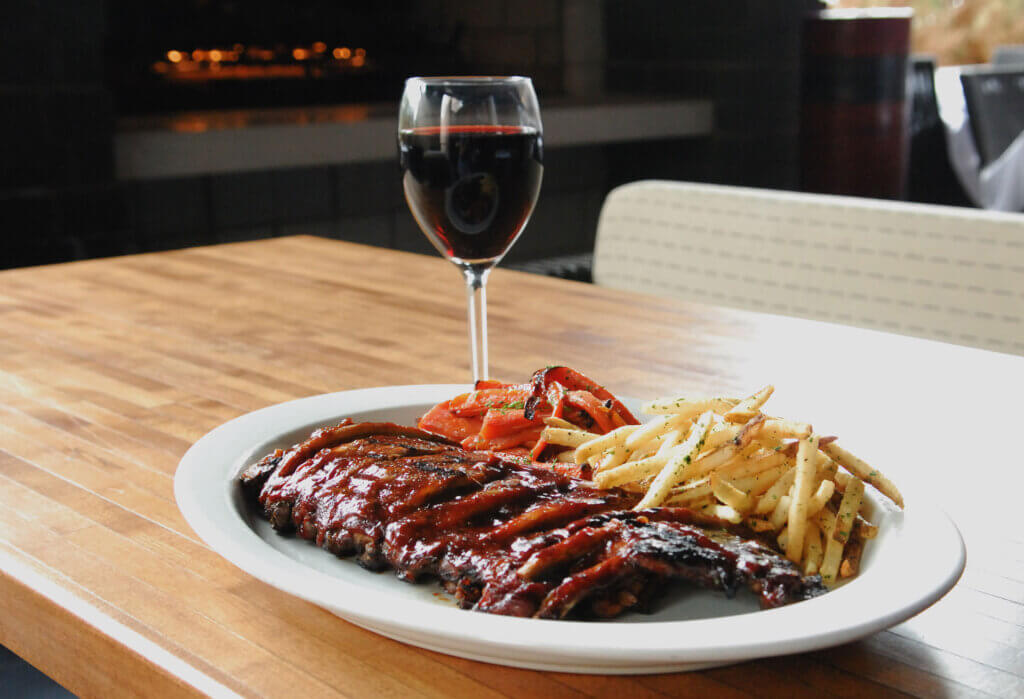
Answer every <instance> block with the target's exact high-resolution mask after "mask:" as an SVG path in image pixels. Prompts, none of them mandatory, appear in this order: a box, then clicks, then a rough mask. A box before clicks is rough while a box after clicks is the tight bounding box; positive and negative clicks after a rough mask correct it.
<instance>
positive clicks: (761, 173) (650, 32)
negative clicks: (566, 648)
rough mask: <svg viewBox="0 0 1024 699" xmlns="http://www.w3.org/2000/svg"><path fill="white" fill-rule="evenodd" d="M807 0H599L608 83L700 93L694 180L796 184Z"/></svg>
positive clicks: (619, 86)
mask: <svg viewBox="0 0 1024 699" xmlns="http://www.w3.org/2000/svg"><path fill="white" fill-rule="evenodd" d="M816 5H817V3H816V2H814V1H813V0H785V1H784V2H765V1H764V0H718V1H717V2H706V1H704V0H677V1H676V2H663V1H661V0H605V12H606V15H605V26H606V32H607V37H608V44H607V63H606V75H607V80H606V82H607V87H608V88H609V89H610V90H612V91H623V92H634V93H640V94H677V95H685V96H690V97H708V98H711V99H712V100H713V102H714V105H715V124H714V133H713V134H712V137H711V145H710V149H709V151H708V153H707V155H708V161H707V168H706V170H705V173H704V177H703V178H702V179H707V180H709V181H713V182H719V183H723V184H736V185H749V186H759V187H775V188H785V189H796V188H798V184H799V170H798V167H799V163H798V158H797V154H798V153H799V140H798V139H799V130H798V127H799V121H800V35H801V34H800V33H801V21H802V17H803V14H804V13H805V12H806V11H807V10H808V9H809V8H811V7H814V6H816Z"/></svg>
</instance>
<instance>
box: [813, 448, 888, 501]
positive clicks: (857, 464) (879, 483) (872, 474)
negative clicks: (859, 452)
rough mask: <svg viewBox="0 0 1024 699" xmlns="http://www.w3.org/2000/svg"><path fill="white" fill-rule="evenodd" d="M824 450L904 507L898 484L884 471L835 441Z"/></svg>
mask: <svg viewBox="0 0 1024 699" xmlns="http://www.w3.org/2000/svg"><path fill="white" fill-rule="evenodd" d="M824 451H825V453H826V454H828V455H829V456H831V457H832V458H833V459H835V461H836V462H838V463H839V465H840V466H842V467H843V468H845V469H846V470H847V471H849V472H850V473H852V474H853V475H855V476H857V478H859V479H861V480H862V481H864V482H865V483H868V484H870V485H872V486H874V487H875V489H876V490H877V491H878V492H880V493H881V494H882V495H884V496H885V497H887V498H889V499H890V500H892V501H893V502H894V503H896V505H897V506H898V507H900V508H902V507H903V496H902V495H900V491H899V490H897V489H896V486H895V485H893V482H892V481H890V480H889V479H888V478H887V477H886V476H885V474H884V473H882V472H881V471H879V470H877V469H875V468H872V467H871V466H870V465H869V464H868V463H867V462H865V461H863V460H862V459H859V458H857V457H856V456H854V455H853V454H851V453H850V452H848V451H846V450H845V449H843V448H842V447H841V446H839V445H838V444H837V443H835V442H832V443H831V444H826V445H825V446H824Z"/></svg>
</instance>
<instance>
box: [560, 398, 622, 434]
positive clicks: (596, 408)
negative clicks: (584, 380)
mask: <svg viewBox="0 0 1024 699" xmlns="http://www.w3.org/2000/svg"><path fill="white" fill-rule="evenodd" d="M565 402H566V403H568V404H569V405H572V406H575V407H577V408H579V409H580V410H582V411H583V412H585V413H586V414H587V415H589V416H590V417H592V418H594V422H595V423H597V427H598V429H599V430H600V431H601V434H605V433H607V432H611V431H612V430H614V429H615V423H614V422H613V421H612V417H611V412H612V411H611V409H610V408H606V407H604V404H603V403H602V402H601V401H599V400H598V399H597V398H596V397H595V396H594V394H593V393H590V392H589V391H569V392H568V393H567V394H566V395H565Z"/></svg>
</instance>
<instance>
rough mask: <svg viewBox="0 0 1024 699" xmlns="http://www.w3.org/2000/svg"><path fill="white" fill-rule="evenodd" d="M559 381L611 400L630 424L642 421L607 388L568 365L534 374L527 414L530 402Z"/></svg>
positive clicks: (569, 387) (578, 389) (617, 410)
mask: <svg viewBox="0 0 1024 699" xmlns="http://www.w3.org/2000/svg"><path fill="white" fill-rule="evenodd" d="M552 382H558V383H560V384H562V385H563V386H565V387H567V388H568V389H569V390H573V391H588V392H590V393H592V394H594V396H595V397H597V398H600V399H601V400H603V401H607V400H610V401H611V402H612V408H613V409H614V410H615V412H617V413H618V414H619V415H620V416H622V419H623V420H625V421H626V424H628V425H639V424H640V421H639V420H637V419H636V418H635V417H633V413H631V412H629V409H628V408H627V407H626V406H625V405H623V404H622V402H621V401H620V400H619V399H618V398H616V397H615V396H613V395H612V394H611V392H609V391H608V390H607V389H605V388H604V387H603V386H601V385H599V384H597V383H595V382H594V381H591V380H590V379H589V378H587V377H586V376H584V375H583V374H581V373H580V372H578V371H576V370H575V369H570V368H569V367H566V366H553V367H548V368H546V369H541V370H540V371H537V372H535V373H534V375H533V379H531V381H530V383H531V384H532V385H533V391H532V393H531V394H530V398H529V400H528V401H527V415H529V414H530V413H529V402H530V401H535V402H536V399H537V398H538V396H543V395H544V393H545V389H546V388H547V387H548V386H549V385H550V384H551V383H552Z"/></svg>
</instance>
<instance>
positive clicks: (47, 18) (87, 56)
mask: <svg viewBox="0 0 1024 699" xmlns="http://www.w3.org/2000/svg"><path fill="white" fill-rule="evenodd" d="M3 8H4V11H3V21H2V22H0V267H9V266H14V265H18V264H31V263H37V262H45V261H49V260H52V259H55V258H56V259H67V258H69V257H86V256H90V257H91V256H98V255H105V254H111V252H112V251H117V250H120V249H121V247H122V245H121V243H122V241H123V239H124V238H125V237H126V235H127V232H126V230H125V223H124V220H125V219H124V202H123V198H122V196H121V190H120V188H119V186H118V185H117V184H116V183H115V182H114V179H113V177H114V175H113V151H112V147H111V144H112V142H113V133H114V114H113V109H112V106H111V104H112V103H111V99H110V95H109V93H108V92H107V90H106V89H105V88H104V86H103V85H102V83H101V80H102V75H103V70H102V60H103V59H102V56H103V30H104V25H103V10H104V3H103V2H102V0H74V1H72V0H65V1H58V0H53V1H51V2H31V1H30V0H10V1H8V2H5V3H4V4H3Z"/></svg>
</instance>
